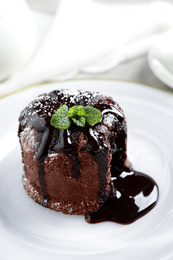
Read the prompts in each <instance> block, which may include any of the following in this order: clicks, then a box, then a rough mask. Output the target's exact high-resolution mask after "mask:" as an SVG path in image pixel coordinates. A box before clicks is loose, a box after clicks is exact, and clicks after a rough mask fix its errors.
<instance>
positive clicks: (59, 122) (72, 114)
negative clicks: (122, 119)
mask: <svg viewBox="0 0 173 260" xmlns="http://www.w3.org/2000/svg"><path fill="white" fill-rule="evenodd" d="M101 119H102V113H101V112H100V111H99V110H98V109H96V108H93V107H91V106H86V107H84V106H82V105H77V106H73V107H71V108H70V109H68V107H67V105H63V106H62V107H60V108H59V109H58V110H57V111H56V112H55V114H54V115H53V116H52V118H51V120H50V123H51V125H52V126H54V127H55V128H59V129H67V128H69V127H70V125H71V123H72V121H73V122H74V123H75V124H76V125H77V126H80V127H85V125H86V123H87V124H89V125H94V124H97V123H98V122H99V121H100V120H101Z"/></svg>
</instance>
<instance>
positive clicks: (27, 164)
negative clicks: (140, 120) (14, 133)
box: [18, 90, 129, 215]
mask: <svg viewBox="0 0 173 260" xmlns="http://www.w3.org/2000/svg"><path fill="white" fill-rule="evenodd" d="M64 104H66V105H67V106H68V107H69V108H70V107H72V106H75V105H83V106H86V105H89V106H92V107H93V108H96V109H98V110H99V111H101V112H102V116H103V117H102V119H101V120H100V122H98V123H97V124H95V125H86V126H85V127H80V126H77V125H75V124H71V126H70V127H69V128H68V129H58V128H54V127H53V126H52V125H51V124H50V120H51V117H52V115H53V114H54V113H55V112H56V111H57V109H58V108H59V107H61V106H63V105H64ZM19 122H20V124H19V131H18V134H19V138H20V144H21V148H22V158H23V164H24V175H23V185H24V187H25V190H26V191H27V193H28V195H29V196H30V197H31V198H32V199H33V200H34V201H36V202H38V203H40V204H42V205H43V206H45V207H48V208H50V209H53V210H55V211H61V212H63V213H66V214H79V215H85V214H87V213H89V212H93V211H97V210H98V209H99V208H100V207H101V206H102V205H103V204H104V202H105V201H106V200H107V198H108V197H109V196H110V194H111V192H112V184H111V167H113V169H114V173H116V172H117V173H119V172H121V171H122V169H125V168H126V167H127V168H128V167H129V162H128V160H127V157H126V137H127V135H126V120H125V117H124V113H123V110H122V109H121V108H120V107H119V105H118V104H117V103H116V102H115V101H114V100H112V98H110V97H107V96H104V95H102V94H101V93H97V92H88V91H76V90H75V91H74V90H56V91H53V92H50V93H49V94H43V95H40V96H39V97H38V98H36V99H35V100H34V101H32V102H31V103H30V104H29V105H28V106H27V107H26V108H25V109H24V110H23V111H22V112H21V114H20V117H19Z"/></svg>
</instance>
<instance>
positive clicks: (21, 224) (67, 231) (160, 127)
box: [0, 80, 173, 260]
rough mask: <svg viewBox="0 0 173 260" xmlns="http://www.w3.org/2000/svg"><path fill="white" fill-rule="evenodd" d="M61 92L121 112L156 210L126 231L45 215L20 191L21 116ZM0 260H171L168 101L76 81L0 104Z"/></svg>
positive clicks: (172, 115)
mask: <svg viewBox="0 0 173 260" xmlns="http://www.w3.org/2000/svg"><path fill="white" fill-rule="evenodd" d="M58 88H76V89H86V90H96V91H102V92H104V93H105V94H108V95H111V96H113V98H114V99H115V100H116V101H117V102H118V103H119V104H120V105H121V106H122V107H123V108H124V111H125V114H126V117H127V122H128V155H129V158H130V160H131V161H132V163H133V166H134V168H135V169H136V170H139V171H141V172H145V173H147V174H148V175H150V176H151V177H152V178H154V179H155V181H156V182H157V184H158V186H159V190H160V197H159V202H158V204H157V205H156V207H155V208H154V209H153V210H152V211H150V212H149V213H148V214H147V215H145V216H144V217H142V218H141V219H139V220H137V221H136V222H134V223H133V224H130V225H120V224H115V223H112V222H104V223H99V224H88V223H86V222H85V220H84V217H82V216H68V215H63V214H62V213H57V212H54V211H50V210H49V209H46V208H43V207H42V206H40V205H38V204H37V203H35V202H33V201H32V200H31V199H30V198H29V197H28V196H27V194H26V193H25V190H24V189H23V186H22V181H21V179H22V165H21V155H20V147H19V143H18V138H17V127H18V120H17V119H18V116H19V113H20V111H21V110H22V109H23V108H24V107H25V106H26V104H27V103H28V102H29V101H31V100H32V99H34V98H35V97H36V96H37V95H38V94H40V93H43V92H45V91H48V92H49V91H51V90H53V89H58ZM0 122H1V127H0V259H1V260H4V259H8V260H11V259H13V260H15V259H16V260H23V259H25V260H31V259H32V260H35V259H42V260H47V259H49V260H54V259H59V260H61V259H63V260H73V259H75V260H76V259H77V260H78V259H84V260H85V259H95V260H98V259H99V260H102V259H117V260H119V259H158V260H159V259H173V248H172V244H173V199H172V198H173V189H172V187H173V160H172V158H173V131H172V129H173V95H171V94H170V93H166V92H163V91H160V90H157V89H154V88H151V87H147V86H142V85H140V84H135V83H128V82H119V81H114V80H77V81H67V82H63V83H52V84H46V85H42V86H38V87H35V88H31V89H28V90H25V91H22V92H20V93H17V94H15V95H12V96H9V97H7V98H5V99H2V100H1V101H0Z"/></svg>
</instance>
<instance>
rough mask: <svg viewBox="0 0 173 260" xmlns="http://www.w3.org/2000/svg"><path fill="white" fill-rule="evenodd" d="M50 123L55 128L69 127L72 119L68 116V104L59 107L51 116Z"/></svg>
mask: <svg viewBox="0 0 173 260" xmlns="http://www.w3.org/2000/svg"><path fill="white" fill-rule="evenodd" d="M50 123H51V125H52V126H54V127H55V128H59V129H67V128H69V127H70V125H71V119H70V118H69V117H68V106H67V105H63V106H62V107H60V108H58V109H57V111H56V112H55V114H54V115H53V116H52V117H51V120H50Z"/></svg>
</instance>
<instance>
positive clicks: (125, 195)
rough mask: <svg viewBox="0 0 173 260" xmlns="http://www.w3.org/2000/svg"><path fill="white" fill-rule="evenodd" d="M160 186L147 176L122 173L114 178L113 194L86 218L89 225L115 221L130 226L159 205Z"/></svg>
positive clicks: (135, 173)
mask: <svg viewBox="0 0 173 260" xmlns="http://www.w3.org/2000/svg"><path fill="white" fill-rule="evenodd" d="M157 200H158V186H157V184H156V183H155V181H154V180H153V179H152V178H151V177H149V176H147V175H146V174H143V173H140V172H136V171H133V170H132V171H128V172H127V171H122V172H121V174H120V175H118V176H117V177H115V178H112V194H111V195H110V197H109V198H108V199H107V200H106V201H105V203H104V204H103V205H102V207H101V208H100V209H99V210H98V211H96V212H91V213H89V214H87V215H86V216H85V219H86V221H87V222H88V223H98V222H103V221H113V222H116V223H120V224H130V223H132V222H134V221H135V220H137V219H138V218H140V217H142V216H143V215H145V214H146V213H148V212H149V211H150V210H151V209H152V208H153V207H154V206H155V205H156V203H157Z"/></svg>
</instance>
